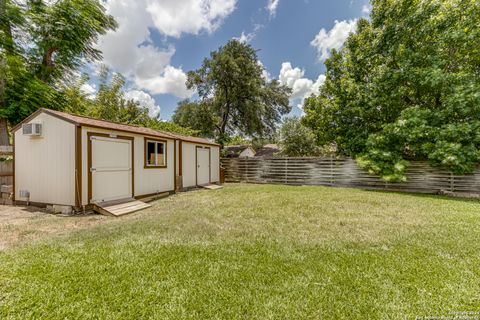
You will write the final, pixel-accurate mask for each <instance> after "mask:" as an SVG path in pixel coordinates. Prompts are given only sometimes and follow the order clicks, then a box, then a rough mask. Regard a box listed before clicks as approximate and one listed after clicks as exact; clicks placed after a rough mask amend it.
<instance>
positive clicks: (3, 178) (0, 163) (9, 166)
mask: <svg viewBox="0 0 480 320" xmlns="http://www.w3.org/2000/svg"><path fill="white" fill-rule="evenodd" d="M12 156H13V147H12V146H0V185H3V184H8V185H11V184H13V159H12Z"/></svg>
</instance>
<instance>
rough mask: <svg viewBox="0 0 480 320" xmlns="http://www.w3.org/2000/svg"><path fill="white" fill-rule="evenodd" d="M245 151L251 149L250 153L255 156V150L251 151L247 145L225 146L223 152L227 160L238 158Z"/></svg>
mask: <svg viewBox="0 0 480 320" xmlns="http://www.w3.org/2000/svg"><path fill="white" fill-rule="evenodd" d="M247 149H251V150H252V152H253V153H254V154H255V150H253V149H252V148H251V147H250V146H247V145H235V146H225V148H224V150H225V151H224V152H225V156H226V157H227V158H238V157H239V156H240V154H241V153H242V152H243V151H245V150H247Z"/></svg>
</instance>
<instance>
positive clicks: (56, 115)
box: [12, 108, 79, 133]
mask: <svg viewBox="0 0 480 320" xmlns="http://www.w3.org/2000/svg"><path fill="white" fill-rule="evenodd" d="M42 112H43V113H46V114H48V115H50V116H52V117H55V118H57V119H60V120H64V121H67V122H70V123H72V124H74V125H79V123H77V122H75V121H73V120H71V119H68V118H65V117H62V116H61V115H58V114H56V113H53V112H51V110H49V109H45V108H40V109H38V110H37V111H35V112H34V113H32V114H31V115H29V116H28V117H26V118H25V119H23V120H22V121H21V122H20V123H18V124H17V125H16V126H15V127H13V128H12V133H13V132H15V131H17V130H18V129H20V128H21V127H22V125H23V124H24V123H27V122H29V121H31V120H32V119H34V118H35V117H36V116H38V115H39V114H40V113H42Z"/></svg>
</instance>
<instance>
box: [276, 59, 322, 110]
mask: <svg viewBox="0 0 480 320" xmlns="http://www.w3.org/2000/svg"><path fill="white" fill-rule="evenodd" d="M304 75H305V70H302V69H300V68H293V67H292V64H291V63H290V62H284V63H282V68H281V69H280V75H279V76H278V80H279V81H280V83H281V84H283V85H286V86H287V87H289V88H291V89H292V95H291V96H290V103H294V102H296V101H300V103H299V104H297V107H300V106H302V105H303V101H304V100H305V99H306V98H308V97H310V96H311V95H312V94H318V93H319V92H320V87H321V86H322V85H323V83H324V82H325V75H323V74H321V75H319V76H318V78H317V80H316V81H313V80H311V79H308V78H305V77H304ZM300 109H301V108H300Z"/></svg>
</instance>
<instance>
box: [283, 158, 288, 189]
mask: <svg viewBox="0 0 480 320" xmlns="http://www.w3.org/2000/svg"><path fill="white" fill-rule="evenodd" d="M285 160H286V161H285V175H284V183H285V184H288V179H287V174H288V173H287V171H288V158H286V159H285Z"/></svg>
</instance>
